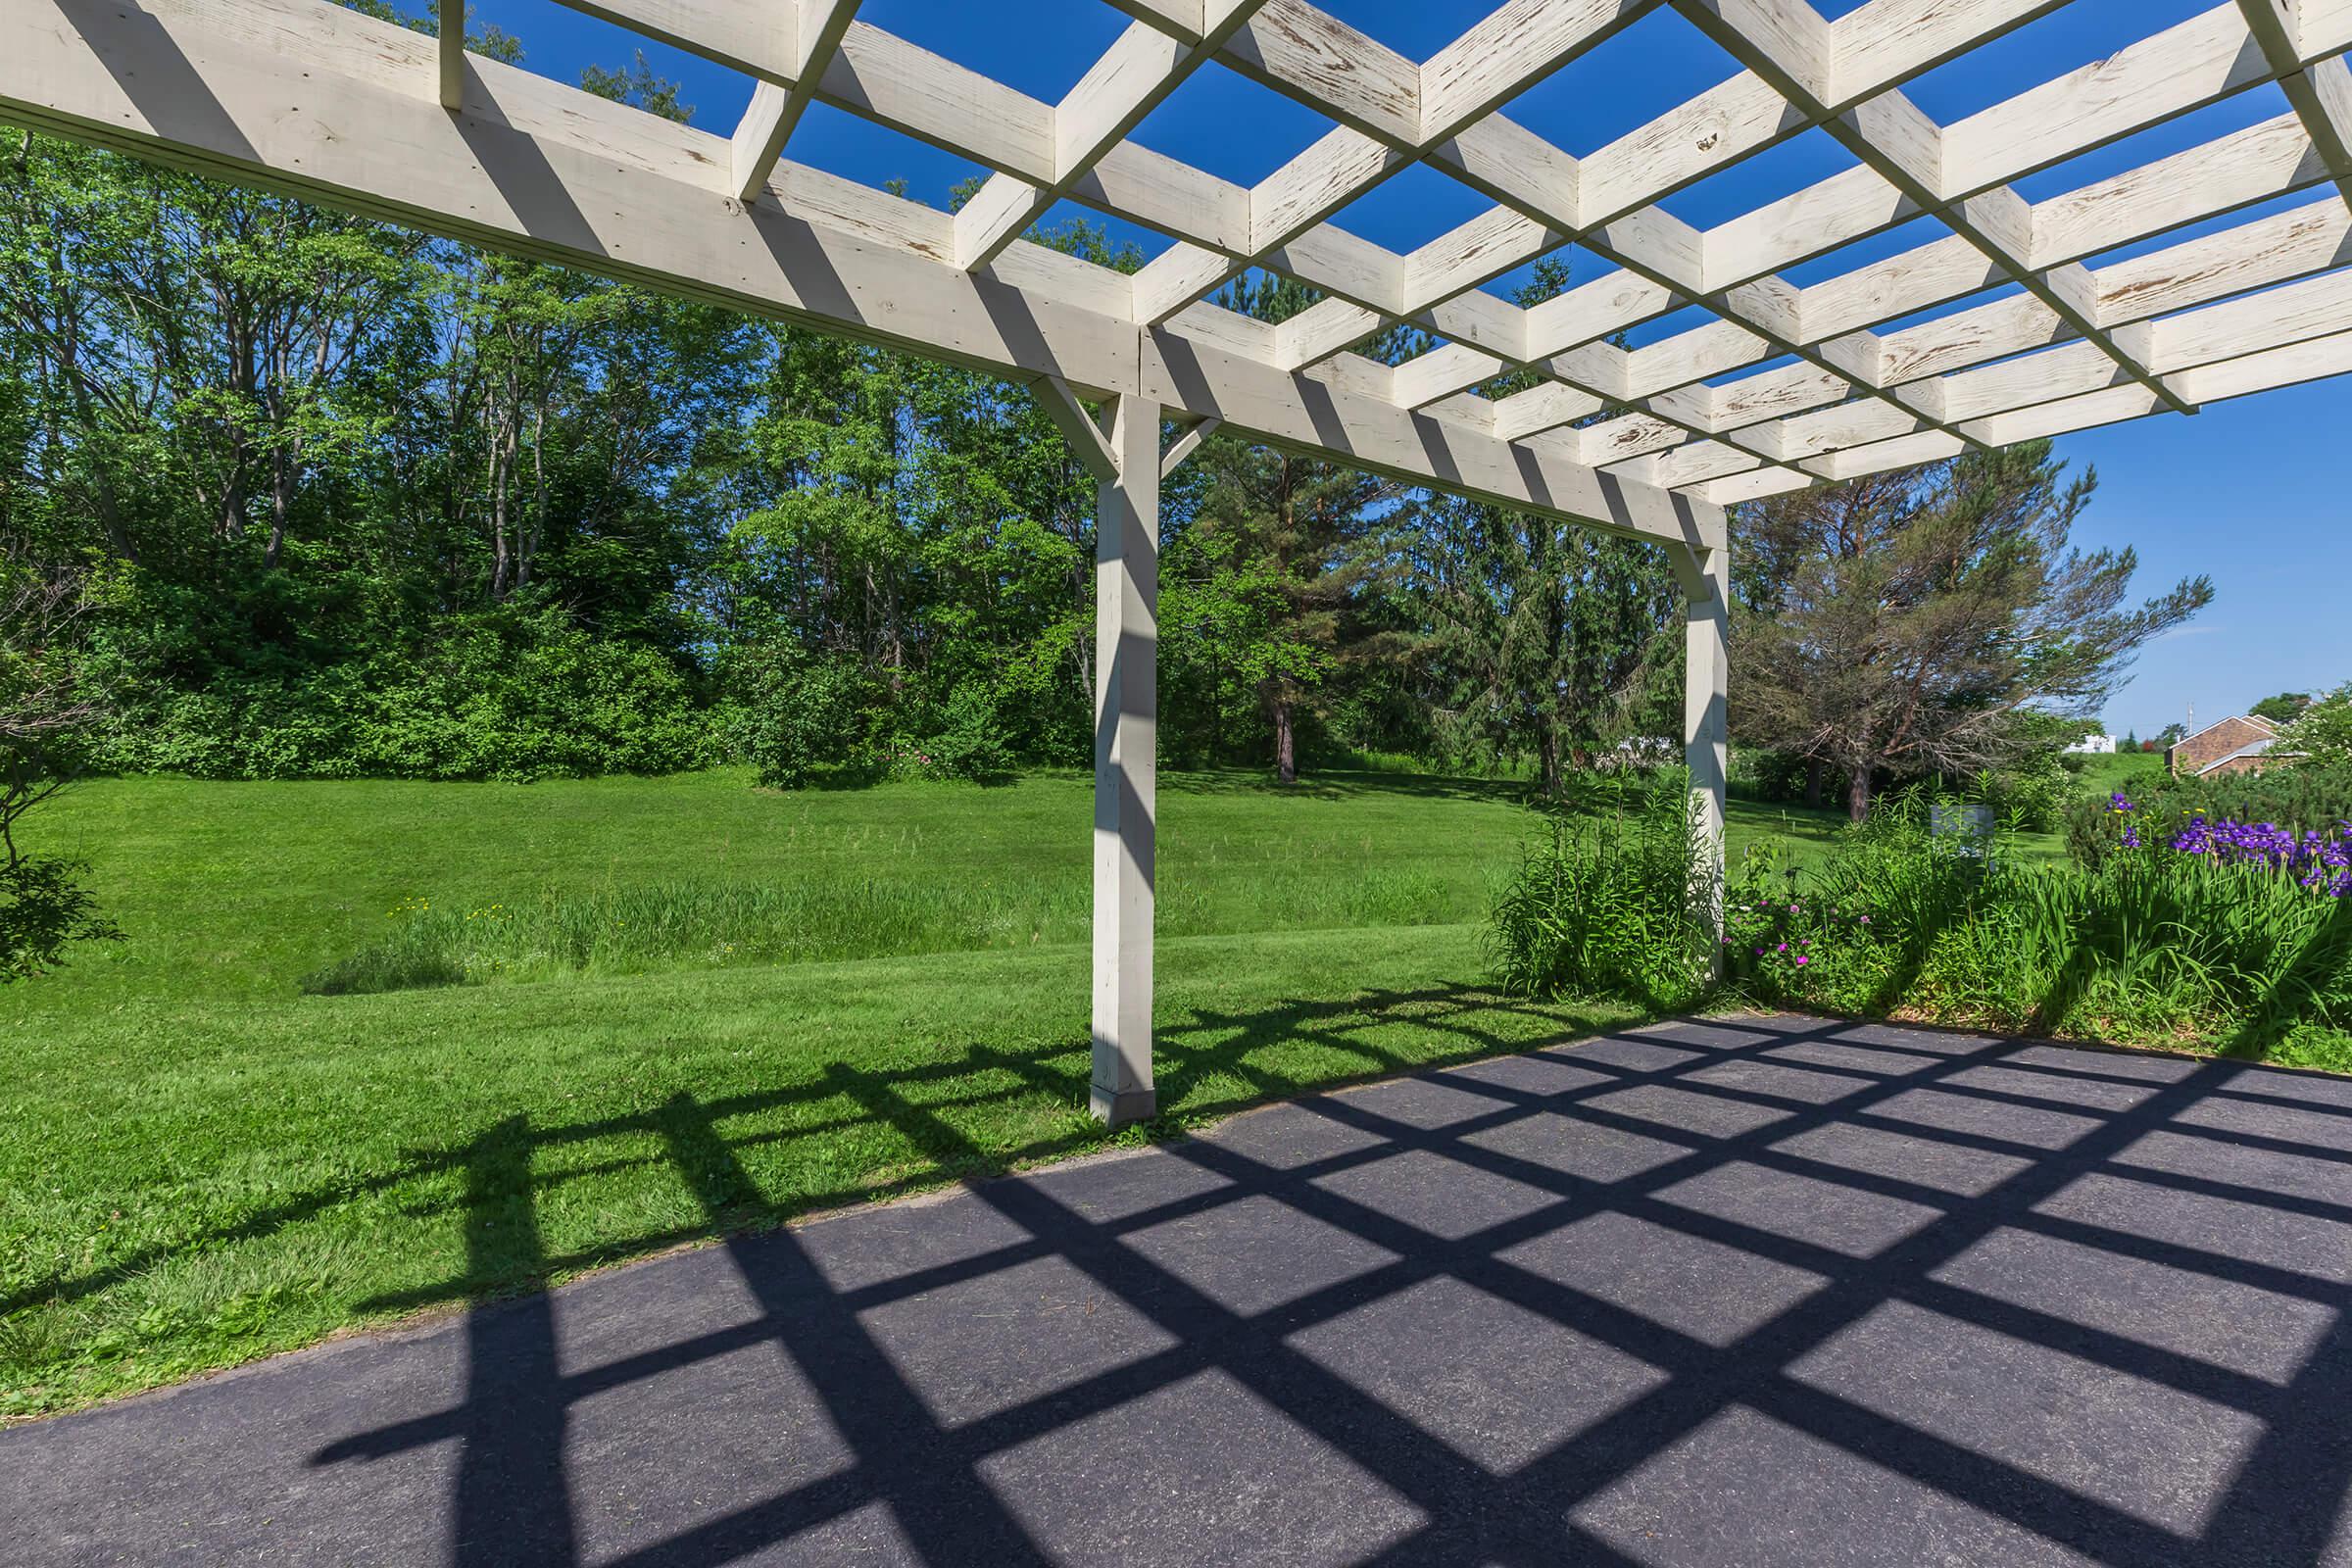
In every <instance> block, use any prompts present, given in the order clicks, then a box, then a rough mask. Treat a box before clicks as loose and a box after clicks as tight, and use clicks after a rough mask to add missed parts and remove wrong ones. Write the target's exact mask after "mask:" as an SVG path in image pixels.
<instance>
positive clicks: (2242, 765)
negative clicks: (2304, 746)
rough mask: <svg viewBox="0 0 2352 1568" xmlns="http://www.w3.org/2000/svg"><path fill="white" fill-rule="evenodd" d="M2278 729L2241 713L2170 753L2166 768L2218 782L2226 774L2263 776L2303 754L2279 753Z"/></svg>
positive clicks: (2210, 725) (2188, 740) (2195, 736)
mask: <svg viewBox="0 0 2352 1568" xmlns="http://www.w3.org/2000/svg"><path fill="white" fill-rule="evenodd" d="M2277 740H2278V725H2276V724H2274V723H2272V722H2271V721H2270V720H2269V719H2267V718H2257V717H2255V716H2254V715H2253V714H2251V713H2240V714H2237V715H2235V716H2234V717H2230V718H2225V719H2222V720H2219V721H2218V722H2216V723H2212V724H2208V725H2206V726H2205V727H2204V728H2203V729H2201V730H2199V731H2197V732H2196V733H2195V734H2194V735H2191V736H2189V737H2188V738H2187V739H2186V740H2183V741H2180V742H2179V743H2177V744H2175V745H2173V746H2171V747H2169V748H2167V749H2166V751H2165V754H2164V763H2165V766H2167V767H2169V768H2171V769H2172V770H2173V771H2174V772H2175V773H2177V774H2178V773H2187V774H2190V775H2193V776H2195V777H2197V778H2214V777H2218V776H2220V775H2221V774H2224V773H2259V772H2261V771H2263V769H2265V768H2268V767H2276V766H2278V764H2280V763H2282V762H2291V761H2293V760H2295V759H2296V758H2298V757H2300V756H2302V755H2303V754H2302V753H2301V752H2285V751H2278V750H2277V749H2275V744H2274V743H2276V742H2277Z"/></svg>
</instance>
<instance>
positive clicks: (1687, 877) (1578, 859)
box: [1487, 773, 1711, 1007]
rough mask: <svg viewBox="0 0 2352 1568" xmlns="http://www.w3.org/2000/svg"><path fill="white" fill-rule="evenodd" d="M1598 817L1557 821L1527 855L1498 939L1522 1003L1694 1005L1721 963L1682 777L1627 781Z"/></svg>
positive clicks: (1508, 888)
mask: <svg viewBox="0 0 2352 1568" xmlns="http://www.w3.org/2000/svg"><path fill="white" fill-rule="evenodd" d="M1611 793H1612V794H1613V795H1614V796H1615V800H1614V802H1613V803H1611V804H1612V805H1613V807H1614V809H1606V810H1604V811H1603V813H1602V814H1600V815H1598V816H1583V815H1570V814H1567V813H1565V812H1563V813H1560V814H1555V815H1553V816H1552V817H1551V819H1550V820H1549V821H1548V822H1547V823H1546V824H1545V825H1544V828H1543V829H1541V830H1540V831H1538V832H1537V833H1536V834H1535V835H1534V836H1533V837H1532V838H1531V839H1530V840H1529V841H1528V843H1527V844H1526V845H1525V846H1524V847H1523V849H1522V850H1521V853H1520V860H1519V866H1518V868H1517V870H1516V871H1515V872H1514V873H1513V874H1512V876H1511V878H1510V880H1509V882H1508V883H1507V884H1506V885H1505V886H1504V888H1503V890H1502V892H1501V894H1500V896H1499V897H1498V898H1497V899H1496V900H1495V908H1494V913H1493V916H1492V919H1491V921H1490V924H1489V927H1488V932H1487V945H1488V953H1489V956H1490V957H1491V959H1492V961H1493V963H1494V967H1495V977H1496V979H1497V980H1498V981H1499V982H1500V984H1501V985H1502V987H1503V989H1504V990H1506V991H1508V992H1510V993H1511V994H1513V995H1515V996H1525V997H1555V996H1560V995H1563V994H1575V995H1582V996H1593V997H1619V998H1625V999H1629V1000H1632V1001H1636V1002H1639V1003H1641V1004H1642V1005H1646V1006H1652V1007H1679V1006H1686V1005H1689V1004H1690V1003H1691V1002H1692V1001H1694V1000H1696V998H1697V997H1698V996H1699V995H1700V993H1701V992H1702V991H1703V990H1704V988H1705V986H1706V983H1707V979H1708V969H1709V964H1710V954H1709V952H1708V948H1709V945H1710V942H1711V937H1710V935H1709V932H1708V922H1707V919H1706V913H1707V911H1706V910H1705V908H1704V890H1705V870H1704V867H1703V865H1702V863H1701V858H1700V851H1701V849H1702V848H1703V846H1702V844H1701V842H1700V837H1699V833H1698V827H1697V818H1696V815H1695V813H1694V811H1693V809H1692V807H1691V799H1690V792H1689V790H1688V789H1687V788H1686V787H1685V786H1684V784H1683V782H1682V780H1681V779H1680V777H1679V776H1677V775H1674V774H1671V773H1670V774H1666V775H1663V776H1661V777H1659V778H1657V779H1655V780H1652V781H1649V782H1646V783H1642V782H1637V781H1635V780H1632V779H1630V778H1629V779H1627V780H1626V781H1624V782H1623V783H1622V784H1620V785H1617V786H1614V787H1613V788H1612V790H1611Z"/></svg>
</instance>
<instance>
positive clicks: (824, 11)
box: [729, 0, 858, 202]
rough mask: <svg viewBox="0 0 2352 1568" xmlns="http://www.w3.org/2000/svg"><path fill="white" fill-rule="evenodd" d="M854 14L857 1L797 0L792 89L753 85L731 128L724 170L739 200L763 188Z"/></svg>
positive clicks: (761, 83) (764, 83)
mask: <svg viewBox="0 0 2352 1568" xmlns="http://www.w3.org/2000/svg"><path fill="white" fill-rule="evenodd" d="M857 15H858V0H800V5H799V7H798V10H797V12H796V13H795V16H794V25H793V45H792V49H793V58H794V60H795V62H796V63H797V64H796V67H795V71H794V75H793V82H792V85H791V86H789V87H782V86H778V85H777V84H776V83H774V82H772V81H759V82H755V83H754V84H753V87H752V103H751V107H750V108H748V109H746V110H745V111H744V114H743V120H742V122H741V123H739V124H737V125H736V127H735V135H734V139H733V142H732V144H731V147H730V149H729V168H730V170H731V175H732V178H733V181H734V185H735V195H736V197H737V198H738V199H739V200H742V201H747V202H748V201H752V200H754V199H756V198H757V197H758V196H759V194H760V191H762V190H764V189H766V188H767V176H768V173H769V172H770V171H772V170H773V169H774V168H775V167H776V160H777V159H778V158H780V157H782V156H783V154H784V144H785V142H786V141H788V140H789V139H790V138H791V136H792V132H793V128H794V127H795V126H796V125H798V124H799V123H800V122H801V116H802V115H803V114H804V113H805V112H806V111H807V110H808V108H809V103H810V101H811V100H812V99H813V98H814V97H815V93H816V82H817V79H818V78H819V77H821V76H822V75H823V74H824V72H825V67H826V66H827V65H829V64H830V63H831V61H832V59H833V52H834V51H835V50H836V49H838V48H840V47H841V40H842V35H843V34H844V33H846V32H848V31H849V27H850V23H851V22H852V21H853V20H855V19H856V17H857Z"/></svg>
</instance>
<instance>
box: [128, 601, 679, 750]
mask: <svg viewBox="0 0 2352 1568" xmlns="http://www.w3.org/2000/svg"><path fill="white" fill-rule="evenodd" d="M720 759H721V748H720V747H719V746H718V745H717V744H716V737H715V736H714V734H713V730H712V726H711V722H710V721H709V719H708V718H707V716H706V715H705V714H704V713H703V712H702V711H701V710H700V708H699V706H698V703H697V701H696V694H695V691H694V688H693V684H692V682H691V681H690V680H689V679H688V677H687V674H686V672H685V671H683V670H681V669H680V668H679V667H678V666H677V664H676V663H675V662H673V661H672V660H670V659H669V658H668V657H667V656H665V655H663V654H662V652H660V651H659V650H657V649H653V648H649V647H646V646H644V645H642V644H633V643H625V642H617V641H610V640H606V639H601V638H598V637H596V636H595V635H593V634H592V633H590V632H588V631H587V630H585V629H583V628H581V627H580V626H578V625H577V624H575V623H574V622H572V621H570V620H569V619H567V618H566V617H565V616H564V614H562V613H560V612H556V611H546V612H541V613H519V612H516V613H508V612H500V613H493V614H488V615H481V616H475V617H471V618H469V619H466V620H464V621H460V622H455V623H451V624H450V625H449V626H448V627H447V634H446V635H445V636H444V638H443V639H442V641H441V642H439V643H438V644H437V645H435V646H433V647H431V648H428V649H425V650H422V651H420V652H417V653H414V654H412V653H405V652H402V653H395V652H379V653H376V654H373V655H370V656H368V657H366V658H363V659H359V660H355V661H351V662H344V663H340V664H332V665H327V666H324V667H321V668H315V669H301V670H275V669H271V670H258V671H222V672H220V673H218V674H216V675H215V676H214V677H213V678H212V679H211V681H210V682H209V683H208V684H207V685H205V686H204V687H203V688H202V689H200V690H196V691H177V690H172V689H170V688H168V687H156V686H152V685H149V686H144V687H142V686H140V685H138V684H136V683H133V684H131V685H130V686H129V687H128V688H127V689H126V690H124V691H123V696H122V699H121V711H120V714H119V716H118V717H117V718H116V719H115V721H114V722H113V723H112V724H111V725H110V726H109V728H108V730H107V732H106V733H105V735H104V736H103V737H101V739H100V742H99V745H98V750H97V755H96V757H95V758H94V759H93V760H94V762H95V763H96V764H97V765H99V766H101V767H104V768H106V769H108V770H111V771H117V772H125V773H159V772H170V773H185V774H189V775H191V776H194V777H198V778H362V777H366V778H425V779H509V780H523V779H532V778H546V777H551V776H559V775H564V776H576V775H592V774H600V773H667V772H677V771H681V770H683V769H687V768H693V767H703V766H708V765H710V764H711V763H712V762H715V761H717V760H720Z"/></svg>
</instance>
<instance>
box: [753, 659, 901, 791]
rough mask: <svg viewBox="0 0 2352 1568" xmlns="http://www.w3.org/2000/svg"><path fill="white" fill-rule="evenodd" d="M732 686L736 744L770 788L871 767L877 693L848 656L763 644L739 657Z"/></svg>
mask: <svg viewBox="0 0 2352 1568" xmlns="http://www.w3.org/2000/svg"><path fill="white" fill-rule="evenodd" d="M727 685H728V689H729V691H730V693H731V695H732V696H733V698H734V702H735V718H734V724H735V747H736V750H737V752H739V753H740V754H741V756H742V757H743V760H745V761H747V762H749V763H751V764H752V766H753V767H754V768H755V769H757V770H758V772H759V774H760V783H762V784H764V785H766V786H767V787H768V788H770V789H799V788H801V787H803V786H804V785H807V784H809V783H812V782H814V781H816V780H817V779H819V778H822V777H825V776H828V775H837V774H843V773H848V774H852V775H855V774H858V773H862V772H865V771H868V770H870V769H871V768H872V767H873V765H874V763H875V760H876V759H875V755H874V748H873V745H872V743H871V742H870V741H869V739H868V738H867V734H866V711H867V708H868V706H869V704H870V702H871V700H872V694H871V693H870V692H869V691H868V690H867V683H866V680H865V677H864V674H863V673H862V672H861V671H860V670H859V669H858V667H857V666H856V665H855V664H854V663H852V662H850V661H848V660H844V659H819V658H816V657H813V656H811V655H810V654H809V652H808V651H807V650H805V649H803V648H802V647H801V646H800V645H799V644H798V643H792V642H775V643H762V644H759V645H756V646H754V647H750V648H746V649H743V650H741V651H739V652H738V653H737V654H736V655H735V657H734V658H733V659H732V661H731V662H729V665H728V668H727Z"/></svg>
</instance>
